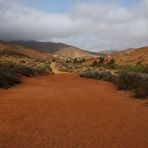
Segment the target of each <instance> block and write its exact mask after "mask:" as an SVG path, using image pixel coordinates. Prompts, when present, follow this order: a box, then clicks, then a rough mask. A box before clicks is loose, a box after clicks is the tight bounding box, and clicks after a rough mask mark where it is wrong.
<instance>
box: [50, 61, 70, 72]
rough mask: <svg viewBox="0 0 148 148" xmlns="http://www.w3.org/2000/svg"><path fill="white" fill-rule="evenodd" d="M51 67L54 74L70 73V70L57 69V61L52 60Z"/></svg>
mask: <svg viewBox="0 0 148 148" xmlns="http://www.w3.org/2000/svg"><path fill="white" fill-rule="evenodd" d="M50 67H51V69H52V72H53V73H54V74H70V73H69V72H62V71H59V70H58V69H57V67H56V62H52V63H51V64H50Z"/></svg>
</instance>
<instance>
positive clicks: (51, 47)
mask: <svg viewBox="0 0 148 148" xmlns="http://www.w3.org/2000/svg"><path fill="white" fill-rule="evenodd" d="M15 43H16V44H18V45H22V46H24V47H26V48H31V49H34V50H37V51H42V52H47V53H50V54H53V55H58V56H65V57H83V56H95V55H97V54H96V53H93V52H88V51H85V50H82V49H79V48H77V47H73V46H70V45H66V44H63V43H52V42H37V41H17V42H15Z"/></svg>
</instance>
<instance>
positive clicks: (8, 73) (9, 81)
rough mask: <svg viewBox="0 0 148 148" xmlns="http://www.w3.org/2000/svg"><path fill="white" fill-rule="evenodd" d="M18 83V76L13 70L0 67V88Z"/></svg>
mask: <svg viewBox="0 0 148 148" xmlns="http://www.w3.org/2000/svg"><path fill="white" fill-rule="evenodd" d="M20 82H21V81H20V78H19V75H18V74H17V73H16V71H15V70H13V69H11V68H8V67H2V66H0V87H4V88H8V87H10V86H13V85H14V84H18V83H20Z"/></svg>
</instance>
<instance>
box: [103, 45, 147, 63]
mask: <svg viewBox="0 0 148 148" xmlns="http://www.w3.org/2000/svg"><path fill="white" fill-rule="evenodd" d="M106 59H108V60H109V59H114V60H115V62H116V63H117V64H123V65H135V64H148V46H145V47H141V48H136V49H127V50H125V51H121V52H118V53H114V54H110V55H108V56H106Z"/></svg>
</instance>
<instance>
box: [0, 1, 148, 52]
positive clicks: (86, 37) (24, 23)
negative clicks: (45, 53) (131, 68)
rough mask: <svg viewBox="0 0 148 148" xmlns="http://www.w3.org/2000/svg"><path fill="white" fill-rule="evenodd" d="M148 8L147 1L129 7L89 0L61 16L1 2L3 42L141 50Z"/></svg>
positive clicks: (147, 31) (0, 36) (146, 35)
mask: <svg viewBox="0 0 148 148" xmlns="http://www.w3.org/2000/svg"><path fill="white" fill-rule="evenodd" d="M147 8H148V2H147V0H143V1H141V2H139V3H136V4H135V5H132V6H129V7H127V6H126V7H125V6H122V5H120V4H119V3H117V1H116V0H113V1H110V2H103V1H97V2H93V3H91V1H90V2H81V3H77V4H76V5H75V6H73V9H72V10H71V11H70V12H67V13H64V14H60V13H48V12H44V11H43V10H38V9H35V8H31V7H28V6H25V5H24V4H23V3H22V1H21V2H20V1H19V0H11V1H10V0H0V20H1V23H0V39H3V40H43V41H57V42H62V41H63V42H65V43H68V44H72V45H75V46H78V47H80V48H83V49H90V50H99V49H119V48H120V49H121V48H129V47H137V46H139V47H140V46H143V45H146V44H148V40H147V39H148V27H147V26H148V9H147Z"/></svg>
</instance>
